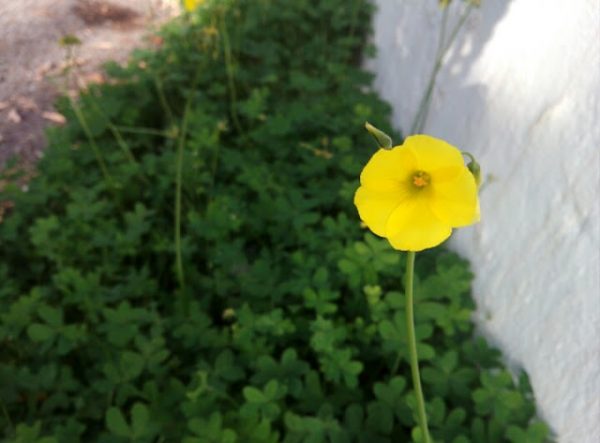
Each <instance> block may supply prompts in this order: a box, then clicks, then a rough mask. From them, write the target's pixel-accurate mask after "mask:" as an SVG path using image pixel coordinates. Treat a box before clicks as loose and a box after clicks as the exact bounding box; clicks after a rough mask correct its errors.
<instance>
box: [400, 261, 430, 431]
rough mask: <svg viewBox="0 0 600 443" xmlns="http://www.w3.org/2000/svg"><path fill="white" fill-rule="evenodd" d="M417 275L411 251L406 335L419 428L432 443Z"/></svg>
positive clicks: (407, 272) (408, 274)
mask: <svg viewBox="0 0 600 443" xmlns="http://www.w3.org/2000/svg"><path fill="white" fill-rule="evenodd" d="M414 273H415V253H414V251H409V252H408V253H407V256H406V280H405V291H406V333H407V338H408V349H409V353H410V369H411V373H412V379H413V385H414V388H415V396H416V398H417V413H418V417H419V427H420V428H421V433H422V435H423V442H424V443H430V442H431V439H430V438H429V428H428V427H427V414H426V413H425V398H424V397H423V390H422V388H421V375H420V373H419V357H418V355H417V340H416V338H415V318H414V312H413V304H414V303H413V276H414Z"/></svg>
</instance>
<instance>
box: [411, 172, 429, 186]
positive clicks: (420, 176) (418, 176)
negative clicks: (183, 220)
mask: <svg viewBox="0 0 600 443" xmlns="http://www.w3.org/2000/svg"><path fill="white" fill-rule="evenodd" d="M430 182H431V177H430V176H429V174H428V173H427V172H423V171H417V172H415V173H414V174H413V176H412V184H413V185H414V186H415V187H417V188H424V187H425V186H427V185H429V183H430Z"/></svg>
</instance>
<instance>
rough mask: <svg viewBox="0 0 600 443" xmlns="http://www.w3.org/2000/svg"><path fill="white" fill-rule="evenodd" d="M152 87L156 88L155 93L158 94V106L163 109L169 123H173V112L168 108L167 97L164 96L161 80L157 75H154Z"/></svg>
mask: <svg viewBox="0 0 600 443" xmlns="http://www.w3.org/2000/svg"><path fill="white" fill-rule="evenodd" d="M154 86H155V87H156V92H157V93H158V101H159V103H160V106H161V107H162V108H163V111H164V112H165V114H167V118H168V120H169V121H170V122H172V121H173V111H172V110H171V107H170V106H169V102H168V101H167V97H166V96H165V90H164V88H163V84H162V80H161V79H160V78H159V77H158V75H156V74H155V75H154Z"/></svg>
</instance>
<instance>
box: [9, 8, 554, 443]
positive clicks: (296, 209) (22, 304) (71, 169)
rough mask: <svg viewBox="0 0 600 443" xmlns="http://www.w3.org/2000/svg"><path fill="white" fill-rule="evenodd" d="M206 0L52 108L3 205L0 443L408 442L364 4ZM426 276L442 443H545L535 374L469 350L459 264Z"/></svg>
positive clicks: (428, 361)
mask: <svg viewBox="0 0 600 443" xmlns="http://www.w3.org/2000/svg"><path fill="white" fill-rule="evenodd" d="M213 3H214V4H212V3H211V2H207V4H206V5H205V6H204V7H202V8H200V10H199V11H198V12H197V14H196V15H194V16H193V17H187V18H183V19H181V20H179V21H177V22H176V23H173V24H171V25H170V26H169V27H167V28H166V29H164V31H163V39H164V42H163V45H162V47H161V48H160V50H158V51H155V52H148V53H140V54H138V55H137V56H136V58H135V59H134V60H133V61H132V63H131V64H130V66H128V67H127V68H118V67H116V66H113V67H112V68H111V69H110V74H111V79H112V81H111V82H109V83H110V84H109V85H102V86H96V87H94V88H91V89H90V90H89V91H88V92H87V93H86V94H84V95H83V96H82V97H81V100H80V101H79V103H80V105H79V106H78V107H76V108H75V110H76V111H77V112H74V109H73V108H72V107H70V106H69V104H68V102H66V101H65V102H64V103H62V110H63V112H64V113H65V114H66V115H67V117H68V120H69V123H68V125H67V126H65V127H63V128H59V129H56V130H54V131H52V133H51V134H49V147H48V149H47V151H46V156H45V158H44V159H43V160H42V161H41V162H40V164H39V174H38V176H37V177H35V178H34V179H33V180H32V181H31V182H30V183H29V189H28V190H27V191H26V192H23V191H22V190H20V189H15V188H12V189H11V188H7V189H6V190H5V191H4V192H3V194H2V199H10V200H12V201H13V202H14V205H15V207H14V210H13V211H12V212H11V213H10V214H9V215H8V216H7V217H6V218H5V220H4V221H3V223H2V224H0V281H1V282H2V285H1V286H0V319H1V325H0V342H1V344H2V345H1V347H0V399H1V403H0V409H1V410H0V429H1V430H2V431H3V436H4V438H5V441H13V442H21V443H25V442H38V443H52V442H79V441H81V442H93V441H98V442H120V441H123V442H125V441H134V442H178V441H183V442H185V443H205V442H214V443H233V442H239V443H252V442H256V443H263V442H265V443H268V442H286V443H294V442H311V443H318V442H365V443H377V442H390V441H394V442H408V441H411V439H415V440H416V439H417V438H418V437H415V436H414V433H413V430H414V429H415V427H416V424H415V419H414V411H413V406H414V404H413V398H412V393H411V389H412V388H411V382H410V376H409V366H408V361H407V358H408V356H407V352H406V336H405V324H404V301H403V295H402V290H403V289H402V283H401V275H402V269H403V257H402V255H401V254H399V253H398V252H396V251H393V250H391V249H390V247H389V246H388V244H387V242H386V241H385V240H382V239H378V238H376V237H374V236H373V235H370V234H368V233H367V232H366V231H365V230H364V229H363V228H361V226H360V223H359V221H358V218H357V215H356V211H355V209H354V208H353V206H352V195H353V192H354V190H355V189H356V187H357V185H358V174H359V171H360V169H361V166H362V165H363V164H364V162H365V161H366V160H367V159H368V157H369V155H370V154H371V153H372V152H373V148H374V146H373V141H372V140H370V138H369V136H368V134H367V133H366V132H365V131H364V129H363V123H364V121H365V120H371V121H373V122H376V123H377V124H378V125H380V126H382V127H383V129H386V130H388V131H389V132H391V129H390V128H389V127H386V122H387V121H388V118H389V108H388V106H387V105H386V104H385V103H383V102H382V101H381V100H380V99H378V98H377V96H376V95H375V94H374V93H372V92H371V90H370V87H369V83H370V76H369V75H368V74H366V73H365V72H363V71H361V70H360V69H359V68H358V67H357V65H358V63H357V61H358V60H360V57H361V53H363V50H364V49H365V48H363V47H362V44H363V42H365V41H366V40H367V34H368V23H369V22H370V14H371V12H372V8H371V7H370V6H369V5H368V4H367V3H366V2H365V1H362V0H354V1H350V2H348V1H346V0H323V1H316V0H295V1H291V2H282V1H279V2H278V1H275V0H239V1H235V2H233V1H230V2H224V1H220V2H213ZM78 113H79V114H80V115H78ZM182 134H183V135H184V137H182ZM396 139H397V140H398V137H396ZM181 140H184V144H183V145H181V147H182V148H183V162H182V199H181V233H182V237H181V254H182V265H183V266H182V272H180V273H178V272H177V266H176V246H175V245H176V243H175V240H174V236H175V234H174V232H175V228H174V220H175V219H176V214H177V211H178V207H177V205H176V203H175V201H176V198H175V195H176V189H177V186H176V176H177V164H178V163H177V159H178V157H177V153H178V147H179V142H180V141H181ZM417 273H418V278H417V286H416V318H417V335H418V341H419V352H420V357H421V359H422V373H423V379H424V390H425V395H426V398H427V400H428V415H429V419H430V425H431V429H432V434H433V437H434V438H435V440H436V441H440V442H442V441H443V442H454V443H462V442H478V443H480V442H519V443H535V442H542V441H544V440H545V438H546V435H547V429H546V426H545V425H544V424H543V423H541V422H539V421H537V420H536V419H535V406H534V403H533V400H532V394H531V389H530V387H529V385H528V382H527V379H526V377H525V376H524V375H522V376H520V377H518V380H515V378H514V377H513V376H512V375H511V374H510V373H509V372H508V371H507V370H506V369H505V368H504V367H503V366H502V364H501V362H500V356H499V353H498V352H497V351H496V350H494V349H492V348H491V347H489V346H488V345H487V344H486V342H485V341H484V340H483V339H482V338H477V337H476V336H475V335H474V332H473V325H472V323H471V321H470V315H471V312H472V310H473V308H474V305H473V302H472V300H471V298H470V295H469V284H470V280H471V274H470V272H469V270H468V266H467V264H466V263H465V262H464V261H463V260H461V259H460V258H459V257H457V256H456V255H454V254H452V253H450V252H447V251H444V250H439V251H433V252H426V253H423V254H420V255H419V257H418V259H417Z"/></svg>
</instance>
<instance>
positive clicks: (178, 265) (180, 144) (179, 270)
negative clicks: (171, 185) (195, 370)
mask: <svg viewBox="0 0 600 443" xmlns="http://www.w3.org/2000/svg"><path fill="white" fill-rule="evenodd" d="M201 72H202V65H198V67H197V68H196V74H195V76H194V79H193V82H192V87H191V89H190V91H189V92H188V96H187V99H186V101H185V108H184V111H183V117H182V121H181V128H180V130H179V132H178V136H179V137H178V140H177V159H176V163H175V221H174V223H175V226H174V231H175V272H176V274H177V281H178V282H179V288H180V289H181V291H182V307H183V313H184V315H187V314H188V312H189V304H190V301H189V295H188V293H187V291H186V290H185V274H184V271H183V255H182V251H181V194H182V187H183V152H184V148H185V138H186V135H187V128H188V121H189V115H190V110H191V107H192V97H193V96H194V92H195V91H196V86H197V84H198V81H199V79H200V73H201Z"/></svg>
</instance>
